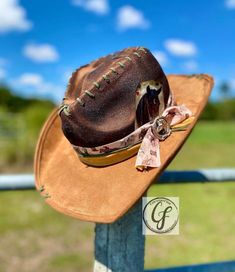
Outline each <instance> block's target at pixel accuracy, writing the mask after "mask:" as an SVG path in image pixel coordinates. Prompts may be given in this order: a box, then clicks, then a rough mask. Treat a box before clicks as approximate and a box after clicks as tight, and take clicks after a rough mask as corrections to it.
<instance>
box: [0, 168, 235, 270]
mask: <svg viewBox="0 0 235 272" xmlns="http://www.w3.org/2000/svg"><path fill="white" fill-rule="evenodd" d="M221 181H235V169H228V168H227V169H201V170H192V171H165V172H164V173H163V174H162V176H161V177H160V179H159V180H158V184H169V183H186V182H187V183H190V182H193V183H194V182H221ZM34 188H35V187H34V176H33V175H32V174H24V175H22V174H21V175H0V190H14V189H15V190H16V189H34ZM144 244H145V236H144V235H143V234H142V203H141V200H139V201H138V202H137V203H136V204H135V206H134V207H133V208H132V209H130V210H129V211H128V213H127V214H125V215H124V216H123V217H122V218H120V219H119V220H117V221H116V222H114V223H113V224H96V227H95V262H94V270H93V271H94V272H143V271H144ZM147 271H148V272H150V271H151V272H153V271H154V272H179V271H180V272H235V261H231V262H224V263H215V264H207V265H194V266H184V267H178V268H177V267H176V268H166V269H155V270H146V272H147Z"/></svg>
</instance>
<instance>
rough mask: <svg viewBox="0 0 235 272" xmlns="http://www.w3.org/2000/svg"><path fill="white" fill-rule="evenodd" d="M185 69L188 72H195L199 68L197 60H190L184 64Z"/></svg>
mask: <svg viewBox="0 0 235 272" xmlns="http://www.w3.org/2000/svg"><path fill="white" fill-rule="evenodd" d="M183 68H184V69H185V70H186V71H188V72H195V71H196V70H197V68H198V63H197V62H196V61H195V60H189V61H186V62H184V63H183Z"/></svg>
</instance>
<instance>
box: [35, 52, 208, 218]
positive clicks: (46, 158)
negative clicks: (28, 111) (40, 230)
mask: <svg viewBox="0 0 235 272" xmlns="http://www.w3.org/2000/svg"><path fill="white" fill-rule="evenodd" d="M212 87H213V79H212V77H210V76H209V75H206V74H199V75H190V76H186V75H169V76H167V77H166V76H165V74H164V72H163V71H162V69H161V67H160V65H159V63H158V62H157V60H156V59H155V58H154V56H153V55H152V54H151V52H150V51H149V50H148V49H146V48H143V47H134V48H128V49H124V50H122V51H120V52H117V53H115V54H110V55H108V56H106V57H102V58H100V59H98V60H96V61H93V62H91V63H90V64H88V65H85V66H82V67H80V68H79V69H78V70H76V71H75V72H74V73H73V74H72V76H71V78H70V81H69V84H68V88H67V91H66V94H65V98H64V99H63V103H62V105H61V106H60V107H58V108H57V109H55V110H54V111H53V112H52V113H51V115H50V116H49V118H48V120H47V121H46V123H45V125H44V127H43V129H42V131H41V134H40V137H39V141H38V144H37V148H36V153H35V179H36V188H37V190H38V191H40V193H41V195H42V196H43V197H44V198H45V201H46V202H47V203H48V204H49V205H51V206H52V207H53V208H55V209H56V210H58V211H60V212H62V213H64V214H66V215H70V216H72V217H75V218H79V219H81V220H85V221H93V222H102V223H110V222H113V221H115V220H117V219H118V218H119V217H121V216H122V215H123V214H124V213H125V212H126V211H127V210H128V209H129V208H130V207H131V206H133V204H134V203H135V202H136V201H137V200H138V199H139V198H140V197H141V196H142V195H143V194H144V192H145V191H146V190H147V189H148V187H149V186H150V185H151V183H152V182H153V181H154V180H156V179H157V178H158V177H159V176H160V174H161V173H162V171H163V170H164V169H165V168H166V166H167V165H168V164H169V163H170V162H171V160H172V159H173V158H174V157H175V155H176V154H177V152H178V151H179V149H180V148H181V146H182V145H183V143H184V142H185V140H186V139H187V137H188V136H189V134H190V132H191V131H192V129H193V127H194V125H195V124H196V122H197V120H198V118H199V116H200V114H201V112H202V110H203V108H204V107H205V105H206V103H207V100H208V97H209V94H210V91H211V89H212Z"/></svg>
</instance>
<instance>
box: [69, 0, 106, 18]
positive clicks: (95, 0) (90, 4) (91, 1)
mask: <svg viewBox="0 0 235 272" xmlns="http://www.w3.org/2000/svg"><path fill="white" fill-rule="evenodd" d="M72 4H73V5H75V6H79V7H82V8H84V9H85V10H88V11H92V12H94V13H97V14H100V15H104V14H107V13H108V12H109V4H108V1H107V0H72Z"/></svg>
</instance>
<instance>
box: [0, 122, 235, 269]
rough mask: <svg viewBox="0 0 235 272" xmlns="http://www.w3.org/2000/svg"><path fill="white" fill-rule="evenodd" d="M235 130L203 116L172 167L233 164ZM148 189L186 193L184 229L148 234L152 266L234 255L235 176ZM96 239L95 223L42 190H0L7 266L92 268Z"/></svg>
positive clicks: (2, 261) (2, 265) (2, 263)
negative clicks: (60, 208)
mask: <svg viewBox="0 0 235 272" xmlns="http://www.w3.org/2000/svg"><path fill="white" fill-rule="evenodd" d="M234 135H235V126H234V123H232V122H229V123H226V122H225V123H218V122H215V123H207V122H203V123H202V122H201V123H199V124H198V125H197V127H196V129H195V130H194V131H193V133H192V135H191V137H190V138H189V140H188V141H187V143H186V145H185V146H184V148H183V149H182V151H181V152H180V154H179V155H177V157H176V158H175V159H174V161H173V162H172V163H171V165H170V166H169V169H195V168H206V167H234V166H235V162H234V154H233V153H234V150H235V141H234V140H233V139H234ZM31 169H32V168H31ZM31 171H32V170H31ZM149 195H151V196H179V197H180V235H178V236H151V237H147V242H146V267H148V268H150V267H167V266H173V265H181V264H191V263H200V262H210V261H220V260H229V259H234V258H235V253H234V244H235V235H234V227H235V217H234V210H235V202H234V196H235V183H233V182H224V183H211V184H178V185H176V184H175V185H173V184H170V185H154V186H152V187H151V189H150V190H149ZM93 243H94V224H92V223H86V222H81V221H78V220H75V219H73V218H70V217H66V216H64V215H61V214H59V213H57V212H56V211H54V210H53V209H51V208H50V207H49V206H47V205H45V203H44V201H43V199H42V198H41V197H40V196H39V194H38V193H37V192H35V191H7V192H0V271H1V272H2V271H4V272H8V271H13V272H16V271H21V272H26V271H29V268H30V271H41V272H49V271H50V272H51V271H59V272H60V271H66V272H67V271H68V272H73V271H74V272H75V271H81V272H86V271H92V265H93ZM19 267H20V270H19Z"/></svg>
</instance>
